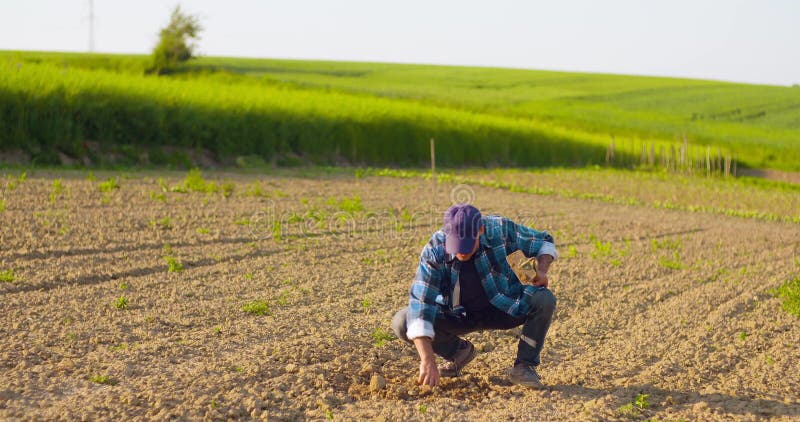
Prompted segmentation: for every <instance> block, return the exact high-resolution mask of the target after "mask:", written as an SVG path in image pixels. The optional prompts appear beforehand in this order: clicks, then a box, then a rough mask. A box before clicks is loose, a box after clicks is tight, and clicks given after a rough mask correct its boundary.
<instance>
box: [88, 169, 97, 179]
mask: <svg viewBox="0 0 800 422" xmlns="http://www.w3.org/2000/svg"><path fill="white" fill-rule="evenodd" d="M86 180H88V181H90V182H96V181H97V176H95V175H94V172H92V171H90V172H89V173H87V174H86Z"/></svg>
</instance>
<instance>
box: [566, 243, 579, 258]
mask: <svg viewBox="0 0 800 422" xmlns="http://www.w3.org/2000/svg"><path fill="white" fill-rule="evenodd" d="M576 256H578V248H576V247H575V245H569V247H568V248H567V253H566V254H564V257H565V258H575V257H576Z"/></svg>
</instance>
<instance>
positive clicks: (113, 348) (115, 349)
mask: <svg viewBox="0 0 800 422" xmlns="http://www.w3.org/2000/svg"><path fill="white" fill-rule="evenodd" d="M127 348H128V343H120V344H118V345H116V346H109V347H108V349H109V350H111V351H112V352H118V351H120V350H125V349H127Z"/></svg>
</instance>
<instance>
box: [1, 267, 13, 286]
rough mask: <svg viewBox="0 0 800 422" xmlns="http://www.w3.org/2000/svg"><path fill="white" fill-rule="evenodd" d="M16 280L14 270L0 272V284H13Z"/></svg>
mask: <svg viewBox="0 0 800 422" xmlns="http://www.w3.org/2000/svg"><path fill="white" fill-rule="evenodd" d="M16 280H17V277H16V276H14V270H3V271H0V283H13V282H14V281H16Z"/></svg>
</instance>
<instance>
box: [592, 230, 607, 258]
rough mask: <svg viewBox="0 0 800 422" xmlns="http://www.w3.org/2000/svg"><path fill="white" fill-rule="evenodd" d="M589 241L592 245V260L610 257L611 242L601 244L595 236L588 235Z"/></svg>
mask: <svg viewBox="0 0 800 422" xmlns="http://www.w3.org/2000/svg"><path fill="white" fill-rule="evenodd" d="M589 241H591V242H592V245H594V249H593V250H592V253H591V256H592V258H605V257H608V256H610V255H611V242H603V241H602V240H600V239H598V238H597V237H596V236H595V235H590V236H589Z"/></svg>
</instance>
